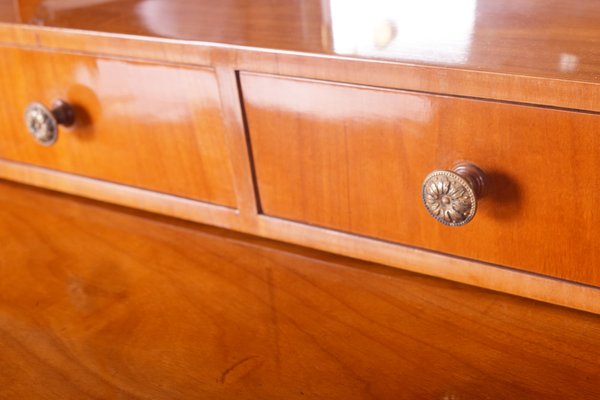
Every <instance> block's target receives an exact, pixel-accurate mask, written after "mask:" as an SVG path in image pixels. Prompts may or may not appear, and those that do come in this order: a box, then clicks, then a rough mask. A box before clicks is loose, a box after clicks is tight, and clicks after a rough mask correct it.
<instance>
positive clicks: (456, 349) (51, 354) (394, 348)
mask: <svg viewBox="0 0 600 400" xmlns="http://www.w3.org/2000/svg"><path fill="white" fill-rule="evenodd" d="M0 220H1V221H2V224H0V251H1V254H2V257H1V258H0V274H1V276H2V279H0V348H1V351H0V383H1V384H0V397H1V398H7V399H9V398H10V399H15V398H19V399H26V398H44V399H87V398H119V399H130V398H131V399H134V398H139V399H163V398H164V399H192V398H202V399H230V398H239V399H258V398H260V399H281V398H285V399H292V398H298V399H300V398H304V399H321V398H327V399H415V398H427V399H431V398H434V399H481V398H511V399H514V398H522V399H525V398H527V399H594V398H597V397H598V396H599V395H600V388H599V387H598V385H597V383H598V379H599V378H600V376H599V371H600V364H599V363H600V361H599V360H600V357H599V356H600V354H599V352H600V317H598V316H593V315H590V314H586V313H581V312H576V311H569V310H567V309H564V308H560V307H555V306H550V305H545V304H543V303H537V302H533V301H527V300H523V299H519V298H516V297H511V296H508V295H504V294H499V293H495V292H489V291H485V290H481V289H476V288H473V287H469V286H465V285H460V284H453V283H449V282H446V281H442V280H437V279H434V278H428V277H425V276H421V275H415V274H410V273H403V272H400V271H394V270H390V269H387V268H383V267H378V266H376V265H373V264H367V263H362V262H357V261H351V260H348V259H344V258H341V257H336V256H331V255H326V254H322V253H318V252H311V251H307V250H301V249H299V248H295V247H291V246H287V245H282V244H277V243H274V242H268V241H264V240H261V239H256V238H252V237H245V236H241V235H236V234H233V233H226V232H225V231H219V230H216V229H214V228H204V227H200V226H195V225H192V224H188V223H181V222H176V221H171V220H168V219H161V218H156V217H151V216H149V215H145V214H139V213H135V212H129V211H125V210H122V209H116V208H113V207H110V206H101V205H99V204H97V203H93V202H90V201H85V200H79V199H76V198H72V197H67V196H64V195H57V194H53V193H49V192H44V191H38V190H34V189H28V188H26V187H22V186H18V185H15V184H9V183H1V184H0Z"/></svg>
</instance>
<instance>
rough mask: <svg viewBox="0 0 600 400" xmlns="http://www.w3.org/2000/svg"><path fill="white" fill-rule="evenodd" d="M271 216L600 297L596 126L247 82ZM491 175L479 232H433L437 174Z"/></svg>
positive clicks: (466, 228) (495, 107) (339, 89)
mask: <svg viewBox="0 0 600 400" xmlns="http://www.w3.org/2000/svg"><path fill="white" fill-rule="evenodd" d="M241 83H242V89H243V97H244V107H245V112H246V115H247V121H248V129H249V135H250V140H251V145H252V151H253V159H254V163H255V165H254V167H255V173H256V180H257V182H258V192H259V196H260V201H261V209H262V212H263V213H265V214H267V215H270V216H275V217H280V218H284V219H289V220H294V221H300V222H303V223H307V224H312V225H318V226H321V227H327V228H331V229H335V230H339V231H344V232H350V233H355V234H357V235H363V236H368V237H372V238H377V239H381V240H385V241H391V242H396V243H402V244H405V245H409V246H415V247H419V248H425V249H431V250H434V251H438V252H442V253H447V254H452V255H457V256H461V257H466V258H470V259H476V260H482V261H485V262H489V263H493V264H499V265H503V266H509V267H513V268H517V269H522V270H527V271H531V272H536V273H541V274H546V275H551V276H554V277H559V278H564V279H568V280H573V281H577V282H585V283H588V284H593V285H599V284H600V268H599V267H598V266H599V265H600V246H598V237H600V212H598V204H600V134H599V133H600V132H598V128H599V127H600V116H598V115H595V114H588V113H582V112H573V111H564V110H557V109H548V108H541V107H534V106H525V105H517V104H507V103H499V102H493V101H484V100H475V99H465V98H456V97H447V96H441V95H431V94H421V93H411V92H404V91H397V90H387V89H379V88H369V87H359V86H353V85H345V84H335V83H330V82H319V81H310V80H301V79H291V78H284V77H274V76H265V75H258V74H250V73H244V74H242V75H241ZM461 161H468V162H470V163H473V164H475V165H476V166H478V167H479V168H481V169H482V170H483V172H484V173H485V174H486V175H487V179H486V192H485V195H484V197H483V198H481V199H480V201H479V202H478V211H477V213H476V215H475V217H474V219H473V220H472V221H471V222H469V223H468V224H466V225H463V226H460V227H451V226H446V225H443V224H441V223H439V222H437V221H436V220H435V219H434V218H432V216H431V215H429V213H428V212H427V210H426V209H425V207H424V205H423V201H422V198H421V195H422V194H421V191H422V184H423V181H424V178H425V177H426V176H427V175H428V174H429V173H430V172H431V171H434V170H438V169H448V168H451V167H452V166H453V165H454V164H455V163H457V162H461Z"/></svg>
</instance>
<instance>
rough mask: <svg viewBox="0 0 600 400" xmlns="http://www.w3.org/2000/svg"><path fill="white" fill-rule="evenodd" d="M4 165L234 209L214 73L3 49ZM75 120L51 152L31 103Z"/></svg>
mask: <svg viewBox="0 0 600 400" xmlns="http://www.w3.org/2000/svg"><path fill="white" fill-rule="evenodd" d="M0 66H1V67H2V71H3V73H2V74H1V75H0V88H1V90H2V93H3V95H4V98H5V100H6V101H5V102H4V103H3V107H1V108H0V127H1V129H2V133H1V135H0V157H1V158H4V159H7V160H11V161H18V162H24V163H30V164H34V165H37V166H41V167H46V168H52V169H56V170H60V171H64V172H69V173H74V174H79V175H83V176H88V177H92V178H98V179H101V180H106V181H112V182H117V183H122V184H126V185H131V186H135V187H139V188H145V189H150V190H154V191H158V192H162V193H168V194H172V195H177V196H181V197H186V198H191V199H196V200H202V201H207V202H211V203H217V204H221V205H225V206H231V207H234V206H235V204H236V199H235V193H234V190H233V183H232V172H231V165H230V161H229V157H228V153H227V149H226V145H225V136H224V128H223V122H222V119H221V112H220V99H219V93H218V86H217V82H216V77H215V74H214V72H213V71H212V70H210V69H202V68H184V67H175V66H165V65H158V64H149V63H139V62H129V61H121V60H111V59H102V58H95V57H88V56H80V55H70V54H61V53H44V52H37V51H26V50H21V49H2V50H0ZM57 99H61V100H63V101H66V102H67V103H69V104H70V105H71V106H72V107H73V109H74V114H75V123H74V125H72V126H71V127H68V128H65V127H60V128H59V136H58V140H57V141H56V142H55V143H54V144H53V145H51V146H43V145H40V144H38V143H37V142H36V141H35V140H34V138H33V137H32V136H31V134H30V133H29V132H28V130H27V128H26V124H25V122H24V112H25V110H26V108H27V106H28V104H29V103H31V102H40V103H42V104H44V105H45V106H51V105H52V103H53V102H54V101H55V100H57Z"/></svg>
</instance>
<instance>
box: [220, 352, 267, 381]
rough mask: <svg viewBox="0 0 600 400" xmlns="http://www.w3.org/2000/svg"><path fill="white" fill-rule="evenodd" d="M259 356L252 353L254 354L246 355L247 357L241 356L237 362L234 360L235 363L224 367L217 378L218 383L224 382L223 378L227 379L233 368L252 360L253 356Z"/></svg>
mask: <svg viewBox="0 0 600 400" xmlns="http://www.w3.org/2000/svg"><path fill="white" fill-rule="evenodd" d="M259 357H260V356H257V355H254V356H248V357H244V358H242V359H241V360H239V361H238V362H236V363H235V364H233V365H232V366H230V367H229V368H227V369H225V370H224V371H223V372H222V373H221V376H220V377H219V379H217V382H219V383H225V380H226V379H227V376H228V375H229V374H231V373H232V372H233V371H234V370H235V369H237V368H239V367H240V366H241V365H243V364H245V363H247V362H248V361H250V360H253V359H255V358H259Z"/></svg>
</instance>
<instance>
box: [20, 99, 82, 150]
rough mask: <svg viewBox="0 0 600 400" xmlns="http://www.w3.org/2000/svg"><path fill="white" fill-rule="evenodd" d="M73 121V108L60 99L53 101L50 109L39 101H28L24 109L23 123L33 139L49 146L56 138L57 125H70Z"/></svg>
mask: <svg viewBox="0 0 600 400" xmlns="http://www.w3.org/2000/svg"><path fill="white" fill-rule="evenodd" d="M73 122H75V115H74V113H73V108H72V107H71V106H70V105H69V104H68V103H66V102H64V101H62V100H57V101H55V102H54V104H53V107H52V109H51V110H48V109H47V108H46V107H45V106H44V105H43V104H41V103H37V102H34V103H30V104H29V105H28V106H27V109H25V125H26V126H27V130H28V131H29V133H31V135H32V136H33V137H34V138H35V140H36V141H37V142H38V143H40V144H42V145H44V146H50V145H52V144H54V142H56V139H58V125H63V126H70V125H72V124H73Z"/></svg>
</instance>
